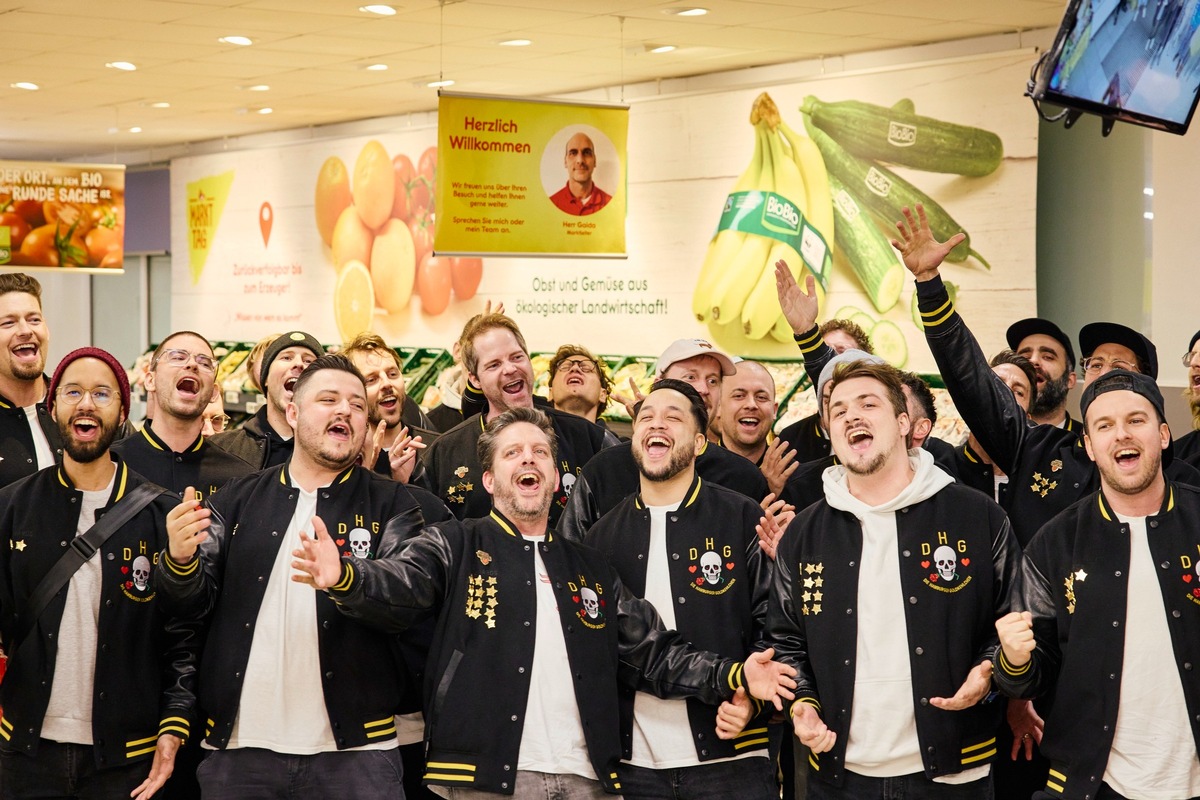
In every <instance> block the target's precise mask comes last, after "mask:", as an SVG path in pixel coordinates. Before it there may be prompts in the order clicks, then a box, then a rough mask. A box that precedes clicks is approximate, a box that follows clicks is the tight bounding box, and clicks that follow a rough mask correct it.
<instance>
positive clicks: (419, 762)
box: [400, 742, 438, 800]
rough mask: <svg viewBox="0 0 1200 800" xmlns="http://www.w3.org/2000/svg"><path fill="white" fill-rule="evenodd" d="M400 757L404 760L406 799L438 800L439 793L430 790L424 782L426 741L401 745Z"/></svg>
mask: <svg viewBox="0 0 1200 800" xmlns="http://www.w3.org/2000/svg"><path fill="white" fill-rule="evenodd" d="M400 759H401V760H402V761H403V762H404V798H405V800H438V795H436V794H434V793H433V792H431V791H429V788H428V787H427V786H425V784H424V783H423V782H422V778H424V776H425V743H424V742H415V743H413V744H402V745H400Z"/></svg>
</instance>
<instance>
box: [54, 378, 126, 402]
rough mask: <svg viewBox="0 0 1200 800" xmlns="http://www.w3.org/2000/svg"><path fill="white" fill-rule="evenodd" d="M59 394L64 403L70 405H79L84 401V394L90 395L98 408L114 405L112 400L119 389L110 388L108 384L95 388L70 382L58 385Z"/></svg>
mask: <svg viewBox="0 0 1200 800" xmlns="http://www.w3.org/2000/svg"><path fill="white" fill-rule="evenodd" d="M57 394H58V396H59V397H60V398H61V399H62V401H63V402H64V403H66V404H67V405H69V406H77V405H79V404H80V403H81V402H83V396H84V395H85V394H86V395H90V396H91V398H92V402H93V403H95V404H96V407H97V408H105V407H107V406H109V405H112V401H113V400H115V399H116V398H117V390H116V389H110V388H109V387H107V386H97V387H96V388H95V389H85V388H83V387H82V386H80V385H79V384H77V383H68V384H67V385H66V386H60V387H58V392H57Z"/></svg>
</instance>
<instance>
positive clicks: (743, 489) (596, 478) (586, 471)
mask: <svg viewBox="0 0 1200 800" xmlns="http://www.w3.org/2000/svg"><path fill="white" fill-rule="evenodd" d="M696 474H697V475H699V476H700V477H702V478H704V480H705V481H706V482H708V483H710V484H716V485H717V486H724V487H725V488H726V489H732V490H733V491H735V492H737V493H738V494H741V495H744V496H746V497H749V498H750V499H751V500H753V501H754V502H755V503H757V502H759V501H760V500H762V499H763V498H764V497H766V496H767V492H768V491H770V490H769V489H768V488H767V479H766V478H764V477H763V474H762V472H760V471H759V469H758V467H756V466H754V462H752V461H750V459H748V458H743V457H742V456H739V455H738V454H737V453H731V452H729V451H728V450H726V449H725V448H724V447H721V446H720V445H718V444H713V443H712V442H705V444H704V450H703V451H701V453H700V455H698V456H696ZM638 480H639V479H638V468H637V464H636V463H635V462H634V460H633V446H632V445H631V444H630V443H629V442H621V443H620V444H618V445H614V446H613V447H610V448H608V449H607V450H605V451H604V452H603V453H600V454H598V455H597V456H596V457H595V458H593V459H592V460H591V461H589V462H588V463H587V464H586V465H585V466H584V468H583V472H582V474H581V475H580V476H579V480H577V481H576V482H575V488H574V489H573V490H572V491H571V497H570V499H569V500H568V501H567V507H566V510H564V511H563V515H562V517H561V519H560V520H559V522H558V532H559V533H561V534H562V535H563V536H566V537H567V538H568V539H573V540H575V541H577V542H581V541H584V537H585V536H586V534H587V532H588V529H589V528H591V527H592V525H594V524H596V520H598V519H600V518H601V517H602V516H604V515H605V514H607V513H608V512H609V511H612V510H613V509H614V508H616V506H617V504H618V503H620V502H621V501H622V500H624V499H625V498H626V497H629V496H630V495H631V494H634V493H635V492H637V490H638Z"/></svg>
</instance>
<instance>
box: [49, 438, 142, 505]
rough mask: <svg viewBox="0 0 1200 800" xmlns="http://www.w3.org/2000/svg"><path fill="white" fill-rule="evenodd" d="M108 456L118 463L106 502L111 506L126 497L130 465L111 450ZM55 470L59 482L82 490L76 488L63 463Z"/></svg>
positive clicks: (68, 487)
mask: <svg viewBox="0 0 1200 800" xmlns="http://www.w3.org/2000/svg"><path fill="white" fill-rule="evenodd" d="M108 457H109V458H111V459H112V460H113V463H115V464H116V465H117V473H116V475H115V476H114V477H113V490H112V494H111V495H110V496H109V498H108V502H107V503H105V505H106V506H110V505H112V504H113V503H115V502H117V501H118V500H120V499H121V498H122V497H124V496H125V489H126V487H127V486H128V484H129V467H128V466H126V464H125V462H124V461H122V460H121V459H120V457H119V456H118V455H117V454H116V453H114V452H112V451H111V450H110V451H109V453H108ZM55 472H56V473H57V475H58V482H59V483H60V484H62V485H63V486H64V487H65V488H67V489H70V490H71V491H82V490H81V489H76V488H75V484H74V483H73V482H72V481H71V476H70V475H68V474H67V471H66V469H64V468H63V465H62V464H59V465H58V466H57V467H55Z"/></svg>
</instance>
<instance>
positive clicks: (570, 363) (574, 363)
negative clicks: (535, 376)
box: [555, 358, 596, 375]
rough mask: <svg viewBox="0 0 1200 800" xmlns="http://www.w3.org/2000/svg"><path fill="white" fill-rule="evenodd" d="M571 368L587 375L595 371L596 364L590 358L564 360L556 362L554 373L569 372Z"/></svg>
mask: <svg viewBox="0 0 1200 800" xmlns="http://www.w3.org/2000/svg"><path fill="white" fill-rule="evenodd" d="M572 368H577V369H578V370H579V371H580V372H582V373H583V374H585V375H587V374H588V373H591V372H595V371H596V362H595V361H592V360H591V359H590V358H564V359H563V360H562V361H560V362H558V369H557V370H555V371H556V372H570V371H571V369H572Z"/></svg>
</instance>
